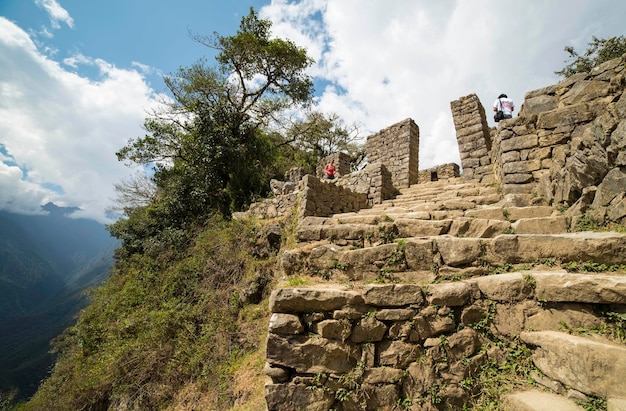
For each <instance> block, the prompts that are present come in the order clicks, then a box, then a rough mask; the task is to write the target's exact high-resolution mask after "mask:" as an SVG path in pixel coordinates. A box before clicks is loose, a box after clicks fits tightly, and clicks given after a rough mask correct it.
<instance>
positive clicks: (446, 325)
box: [265, 271, 626, 411]
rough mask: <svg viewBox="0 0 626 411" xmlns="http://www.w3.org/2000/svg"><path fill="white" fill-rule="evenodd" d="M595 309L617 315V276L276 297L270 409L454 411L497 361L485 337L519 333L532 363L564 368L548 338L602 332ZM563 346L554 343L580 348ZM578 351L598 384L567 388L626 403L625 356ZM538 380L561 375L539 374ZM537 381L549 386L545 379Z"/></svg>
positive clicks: (510, 277) (623, 286)
mask: <svg viewBox="0 0 626 411" xmlns="http://www.w3.org/2000/svg"><path fill="white" fill-rule="evenodd" d="M607 289H610V290H611V292H607V291H606V290H607ZM592 303H593V304H592ZM603 304H611V305H612V307H613V309H614V310H619V309H621V310H624V309H626V277H625V278H622V279H621V280H620V279H618V280H616V279H615V277H607V278H604V276H602V275H580V274H568V273H566V272H561V271H557V272H528V273H511V274H505V275H497V276H486V277H477V278H472V279H468V280H464V281H458V282H452V283H441V284H430V285H428V286H420V285H417V284H383V285H377V284H372V285H366V286H364V287H363V288H362V289H359V290H355V289H346V288H333V287H327V288H311V289H309V288H282V289H278V290H275V291H274V292H273V293H272V296H271V299H270V309H271V312H272V313H273V314H272V317H271V320H270V325H269V331H270V333H269V336H268V339H267V364H266V367H265V372H266V374H267V375H268V376H269V377H271V379H272V383H271V384H268V385H266V388H265V389H266V400H267V405H268V409H269V411H286V410H304V409H306V410H308V411H327V410H330V409H335V410H362V409H363V410H378V409H381V410H392V409H402V408H396V407H398V404H404V405H408V406H410V405H411V404H414V405H415V406H417V405H418V404H420V406H419V407H417V408H411V409H419V410H435V409H462V408H463V404H465V403H467V401H468V399H469V397H470V396H471V395H472V394H473V393H472V392H471V391H470V390H468V389H467V387H466V386H464V384H463V381H464V380H465V379H466V378H467V377H469V376H471V375H475V374H476V372H477V371H478V370H479V368H480V367H481V366H483V365H485V364H487V363H488V362H495V363H499V362H502V361H504V360H505V358H506V355H507V354H506V352H504V351H502V350H501V349H499V348H498V344H495V343H496V342H497V340H494V338H497V339H504V340H509V341H511V340H513V339H515V338H517V337H519V336H520V334H521V335H522V336H523V338H524V339H525V340H526V341H527V342H528V343H529V344H532V345H537V346H540V347H544V346H545V353H544V352H543V351H541V350H539V351H538V352H537V354H536V355H537V356H541V355H545V356H546V359H545V363H546V364H552V363H553V362H554V363H558V361H565V360H564V359H562V358H561V357H560V356H563V355H567V352H568V351H567V349H569V348H566V349H562V350H560V349H557V348H555V347H554V345H555V344H559V340H558V339H557V338H556V337H554V336H552V334H550V333H553V332H554V331H558V330H559V329H560V328H562V326H563V324H566V325H567V326H568V327H571V328H572V329H577V328H579V327H584V328H587V329H589V328H593V327H602V323H603V319H602V318H600V317H598V316H596V315H594V314H593V313H594V312H596V311H594V310H595V309H596V308H598V307H600V306H601V305H603ZM620 307H621V308H620ZM528 329H532V330H533V331H532V332H528V331H527V330H528ZM561 334H562V333H561ZM495 335H497V336H498V337H494V336H495ZM565 336H566V337H565V338H569V336H568V335H567V334H565ZM577 338H579V337H577ZM571 339H572V341H569V340H568V341H566V342H565V343H564V342H563V340H561V343H560V344H561V345H566V346H568V344H570V343H571V344H572V346H574V345H580V344H581V343H580V341H578V340H575V338H571ZM588 344H589V345H591V347H590V348H588V349H587V354H586V355H585V356H584V357H581V358H578V359H577V361H578V366H579V367H580V369H581V370H585V369H592V368H593V369H594V370H595V372H596V373H600V374H602V378H601V379H598V378H592V377H591V376H588V377H585V378H582V377H580V378H578V377H577V376H575V375H572V376H570V377H569V379H567V380H566V381H567V382H568V385H571V386H573V387H575V388H576V390H579V391H580V392H583V393H587V394H590V395H603V396H609V397H610V396H616V395H617V396H619V395H618V394H619V393H620V392H626V382H624V380H623V372H624V371H625V370H626V364H624V363H623V361H622V359H623V358H625V356H626V347H624V346H623V345H619V344H611V343H610V342H604V343H600V342H597V343H593V342H591V343H588ZM594 344H595V345H594ZM540 360H541V358H540ZM539 363H540V364H541V361H539ZM544 372H546V373H549V372H550V373H552V374H554V373H558V372H559V371H558V367H552V366H551V365H550V366H548V365H546V370H545V371H544ZM563 372H565V371H563ZM552 374H548V375H552ZM583 374H585V373H583ZM594 375H595V374H594ZM557 377H559V378H561V380H562V378H563V377H561V376H560V375H559V376H557V375H555V376H554V378H557ZM544 380H545V383H546V384H549V380H550V378H549V377H544ZM554 384H558V383H554ZM431 404H432V405H436V406H429V405H431Z"/></svg>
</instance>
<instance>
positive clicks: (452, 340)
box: [448, 328, 481, 361]
mask: <svg viewBox="0 0 626 411" xmlns="http://www.w3.org/2000/svg"><path fill="white" fill-rule="evenodd" d="M480 347H481V343H480V337H479V335H478V333H477V332H476V331H475V330H474V329H472V328H464V329H462V330H461V331H459V332H457V333H454V334H453V335H451V336H450V337H448V352H449V355H450V360H451V361H459V360H462V359H463V358H469V357H471V356H473V355H474V354H475V353H476V352H477V351H478V350H479V349H480Z"/></svg>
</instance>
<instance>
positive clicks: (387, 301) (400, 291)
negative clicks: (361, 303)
mask: <svg viewBox="0 0 626 411" xmlns="http://www.w3.org/2000/svg"><path fill="white" fill-rule="evenodd" d="M363 298H364V300H365V303H366V304H370V305H373V306H377V307H400V306H403V305H410V304H421V303H422V302H424V294H423V293H422V288H421V287H420V286H419V285H416V284H384V285H368V286H365V287H363Z"/></svg>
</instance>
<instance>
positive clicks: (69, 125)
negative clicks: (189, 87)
mask: <svg viewBox="0 0 626 411" xmlns="http://www.w3.org/2000/svg"><path fill="white" fill-rule="evenodd" d="M65 63H66V64H68V65H69V66H70V68H74V69H75V68H77V67H79V66H80V65H90V66H91V67H92V68H95V69H97V70H98V71H99V73H100V75H99V79H98V80H97V81H94V80H90V79H88V78H85V77H81V76H80V75H78V74H75V73H72V72H69V71H66V70H65V69H64V68H63V67H62V66H61V65H60V64H58V63H57V62H55V61H53V60H50V59H49V58H47V57H46V56H44V55H42V54H41V53H40V52H39V51H38V50H37V48H36V46H35V44H34V43H33V42H32V40H31V39H30V37H29V36H28V34H26V33H25V32H24V31H23V30H22V29H20V28H19V27H18V26H16V25H15V24H14V23H12V22H10V21H8V20H6V19H4V18H2V17H0V92H1V93H2V98H1V99H0V144H2V145H3V146H4V150H5V151H6V152H7V153H8V156H10V158H7V156H4V158H3V163H2V166H1V169H0V188H1V190H0V193H1V194H0V209H11V210H14V211H18V210H22V211H26V210H30V211H34V210H37V209H38V207H39V205H41V204H44V203H46V202H48V201H53V202H55V203H56V204H57V205H60V206H76V207H80V208H81V209H82V210H83V211H81V212H80V213H78V215H80V216H83V217H89V218H94V219H98V220H100V221H105V217H104V213H105V211H104V210H105V208H106V207H107V206H108V205H109V204H110V198H113V197H114V194H113V191H112V190H113V185H114V183H116V182H118V181H119V180H120V179H121V178H123V177H124V176H127V175H128V174H130V173H131V172H132V170H129V169H128V168H127V167H125V166H124V165H123V164H122V163H120V162H118V161H117V159H116V157H115V152H116V151H117V150H119V149H120V148H121V147H123V146H124V145H125V144H126V143H127V142H128V140H129V139H130V138H135V137H138V136H140V135H142V134H143V133H144V131H143V130H142V128H141V125H142V124H143V120H144V118H145V116H146V113H147V110H149V109H150V107H154V106H155V105H156V104H157V103H156V98H157V96H155V95H154V92H153V90H152V89H150V87H149V86H148V85H147V84H146V81H145V79H144V77H143V76H142V74H140V73H139V72H137V71H135V70H123V69H118V68H116V67H115V66H113V65H112V64H109V63H107V62H106V61H103V60H101V59H91V58H88V57H85V56H81V55H77V56H75V57H74V58H73V59H69V60H66V61H65ZM8 160H10V161H8ZM22 170H27V172H26V174H25V175H24V173H23V172H22ZM48 187H60V189H59V190H51V189H49V188H48Z"/></svg>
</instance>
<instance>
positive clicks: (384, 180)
mask: <svg viewBox="0 0 626 411" xmlns="http://www.w3.org/2000/svg"><path fill="white" fill-rule="evenodd" d="M335 184H336V185H338V186H341V187H344V188H346V189H349V190H351V191H354V192H356V193H363V194H365V195H367V205H368V206H369V207H371V206H373V205H374V204H380V203H382V202H383V200H388V199H390V198H395V196H396V195H398V190H397V189H396V188H395V187H394V186H393V181H392V176H391V173H390V172H389V170H387V168H386V167H385V166H384V165H382V164H380V163H376V164H368V165H367V166H366V167H365V168H364V169H363V170H360V171H356V172H354V173H351V174H348V175H347V176H345V177H342V178H340V179H338V180H337V182H336V183H335Z"/></svg>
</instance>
